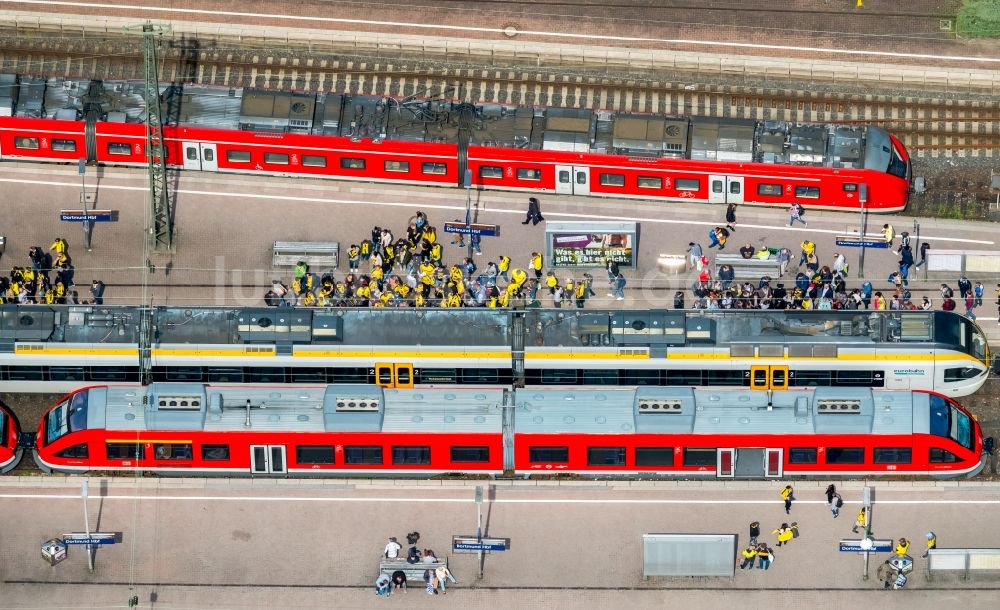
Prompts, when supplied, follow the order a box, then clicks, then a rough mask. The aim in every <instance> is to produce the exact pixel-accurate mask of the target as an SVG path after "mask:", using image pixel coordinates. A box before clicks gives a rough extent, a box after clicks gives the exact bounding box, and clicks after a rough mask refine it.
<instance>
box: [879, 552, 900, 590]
mask: <svg viewBox="0 0 1000 610" xmlns="http://www.w3.org/2000/svg"><path fill="white" fill-rule="evenodd" d="M875 577H876V578H878V580H879V582H881V583H882V588H883V589H891V588H892V585H893V583H895V582H896V568H894V567H892V564H891V563H889V560H888V559H886V560H885V562H883V563H882V565H880V566H879V567H878V570H876V571H875Z"/></svg>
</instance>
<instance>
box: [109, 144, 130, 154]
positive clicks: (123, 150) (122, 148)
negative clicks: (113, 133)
mask: <svg viewBox="0 0 1000 610" xmlns="http://www.w3.org/2000/svg"><path fill="white" fill-rule="evenodd" d="M108 154H109V155H131V154H132V146H131V145H129V144H127V143H125V142H108Z"/></svg>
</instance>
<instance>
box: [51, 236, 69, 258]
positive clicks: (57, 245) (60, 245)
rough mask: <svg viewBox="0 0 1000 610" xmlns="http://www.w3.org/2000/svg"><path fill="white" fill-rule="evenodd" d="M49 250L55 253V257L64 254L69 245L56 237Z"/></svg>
mask: <svg viewBox="0 0 1000 610" xmlns="http://www.w3.org/2000/svg"><path fill="white" fill-rule="evenodd" d="M49 250H51V251H53V252H55V253H56V255H59V254H66V251H67V250H69V244H67V243H66V240H65V239H63V238H61V237H57V238H56V239H55V241H53V242H52V245H51V246H49Z"/></svg>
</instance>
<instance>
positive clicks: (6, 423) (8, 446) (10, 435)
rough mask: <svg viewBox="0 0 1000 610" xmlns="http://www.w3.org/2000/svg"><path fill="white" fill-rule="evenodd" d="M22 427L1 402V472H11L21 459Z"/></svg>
mask: <svg viewBox="0 0 1000 610" xmlns="http://www.w3.org/2000/svg"><path fill="white" fill-rule="evenodd" d="M20 436H21V427H20V426H19V425H18V422H17V418H16V417H14V414H13V413H12V412H11V410H10V409H8V408H7V406H6V405H4V404H2V403H0V473H4V472H9V471H11V470H13V469H14V467H15V466H17V464H18V462H20V461H21V452H22V451H23V449H22V447H21V446H20V445H19V440H20Z"/></svg>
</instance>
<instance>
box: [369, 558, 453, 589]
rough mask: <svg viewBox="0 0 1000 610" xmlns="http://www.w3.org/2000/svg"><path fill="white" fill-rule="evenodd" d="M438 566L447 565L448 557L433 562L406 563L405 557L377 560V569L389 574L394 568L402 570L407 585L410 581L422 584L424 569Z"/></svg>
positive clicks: (390, 574) (433, 568)
mask: <svg viewBox="0 0 1000 610" xmlns="http://www.w3.org/2000/svg"><path fill="white" fill-rule="evenodd" d="M438 566H444V567H446V568H447V567H448V558H447V557H445V558H444V559H441V558H440V557H439V558H438V560H437V561H435V562H434V563H425V562H420V563H407V562H406V559H403V558H400V559H383V560H382V561H380V562H379V565H378V567H379V571H380V572H385V573H386V574H388V575H389V576H392V573H393V572H395V571H396V570H402V571H403V574H406V583H407V586H409V585H410V583H414V582H416V583H419V584H420V586H423V585H424V570H436V569H437V568H438Z"/></svg>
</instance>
